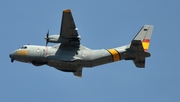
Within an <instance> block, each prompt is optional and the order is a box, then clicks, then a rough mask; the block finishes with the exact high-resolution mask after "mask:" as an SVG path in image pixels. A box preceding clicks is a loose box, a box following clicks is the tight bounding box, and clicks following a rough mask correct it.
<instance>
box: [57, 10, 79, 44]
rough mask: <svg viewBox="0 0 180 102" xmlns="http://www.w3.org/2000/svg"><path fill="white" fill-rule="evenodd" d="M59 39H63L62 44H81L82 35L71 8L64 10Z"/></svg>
mask: <svg viewBox="0 0 180 102" xmlns="http://www.w3.org/2000/svg"><path fill="white" fill-rule="evenodd" d="M59 39H62V40H61V44H62V45H64V44H65V45H80V37H79V35H78V32H77V28H76V25H75V23H74V20H73V16H72V13H71V10H70V9H67V10H64V11H63V14H62V22H61V29H60V38H59Z"/></svg>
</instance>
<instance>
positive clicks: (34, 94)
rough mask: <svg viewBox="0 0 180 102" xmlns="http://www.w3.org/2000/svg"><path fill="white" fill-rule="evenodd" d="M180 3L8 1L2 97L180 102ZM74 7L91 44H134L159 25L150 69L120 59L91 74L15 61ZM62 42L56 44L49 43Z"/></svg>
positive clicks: (4, 101)
mask: <svg viewBox="0 0 180 102" xmlns="http://www.w3.org/2000/svg"><path fill="white" fill-rule="evenodd" d="M179 4H180V1H178V0H164V1H162V0H151V1H148V0H126V1H121V0H113V1H112V0H103V1H97V0H89V1H87V0H86V1H84V0H78V1H77V0H76V1H75V0H68V1H67V0H66V1H65V0H54V1H52V0H49V1H47V0H46V1H45V0H38V1H37V0H29V1H24V0H16V1H15V0H7V1H6V0H1V1H0V13H1V16H0V32H1V34H0V38H1V43H0V46H1V58H0V61H1V64H0V101H1V102H12V101H13V102H37V101H38V102H39V101H41V102H50V101H51V102H97V101H101V102H120V101H122V102H153V101H155V102H157V101H158V102H178V101H180V74H179V73H180V69H179V68H180V63H179V54H178V52H180V49H179V46H180V43H179V41H178V40H179V37H180V35H179V29H180V12H179V10H180V6H179ZM67 8H70V9H71V11H72V14H73V17H74V20H75V23H76V26H77V27H78V33H79V35H80V36H81V38H82V40H81V43H82V44H83V45H85V46H87V47H89V48H91V49H102V48H113V47H118V46H121V45H125V44H128V43H130V41H131V40H132V38H133V37H134V36H135V35H136V33H137V32H138V31H139V29H140V28H141V27H142V26H143V25H145V24H150V25H154V31H153V35H152V39H151V44H150V49H149V52H150V53H151V57H150V58H148V59H147V60H146V68H145V69H138V68H136V67H135V66H134V64H133V63H132V61H119V62H114V63H110V64H105V65H102V66H97V67H94V68H87V69H83V78H81V79H80V78H77V77H74V76H73V74H72V73H64V72H60V71H58V70H56V69H54V68H52V67H48V66H41V67H35V66H33V65H31V64H26V63H20V62H17V61H15V62H14V63H11V62H10V58H9V54H10V53H11V52H12V51H14V50H15V49H17V48H19V47H20V46H22V45H24V44H37V45H45V40H44V36H45V34H46V32H47V30H48V29H49V30H50V34H59V31H60V23H61V17H62V11H63V10H64V9H67ZM49 45H54V44H49Z"/></svg>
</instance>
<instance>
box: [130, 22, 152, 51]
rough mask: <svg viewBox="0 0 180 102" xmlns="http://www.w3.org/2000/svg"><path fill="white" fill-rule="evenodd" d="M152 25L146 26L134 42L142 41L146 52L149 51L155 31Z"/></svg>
mask: <svg viewBox="0 0 180 102" xmlns="http://www.w3.org/2000/svg"><path fill="white" fill-rule="evenodd" d="M153 28H154V27H153V26H152V25H144V26H143V27H142V28H141V30H140V31H139V32H138V34H137V35H136V36H135V37H134V39H133V40H141V42H142V46H143V49H144V51H146V52H147V51H148V48H149V44H150V39H151V35H152V31H153Z"/></svg>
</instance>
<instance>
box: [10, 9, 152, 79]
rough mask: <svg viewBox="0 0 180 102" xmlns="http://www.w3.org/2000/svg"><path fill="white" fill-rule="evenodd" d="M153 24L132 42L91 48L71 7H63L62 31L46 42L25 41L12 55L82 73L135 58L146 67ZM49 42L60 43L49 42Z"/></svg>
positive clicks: (47, 37) (138, 64) (37, 64)
mask: <svg viewBox="0 0 180 102" xmlns="http://www.w3.org/2000/svg"><path fill="white" fill-rule="evenodd" d="M152 31H153V26H152V25H144V26H143V27H142V28H141V30H140V31H139V32H138V34H137V35H136V36H135V37H134V39H133V40H132V41H131V42H130V44H127V45H124V46H120V47H116V48H111V49H100V50H91V49H89V48H87V47H85V46H83V45H81V43H80V36H79V35H78V32H77V28H76V26H75V23H74V20H73V17H72V14H71V10H70V9H67V10H64V11H63V14H62V22H61V30H60V34H59V35H49V31H48V32H47V35H46V37H45V39H46V46H39V45H24V46H22V47H21V48H19V49H17V50H15V51H14V52H12V53H11V54H10V55H9V57H10V58H11V62H13V61H14V60H16V61H20V62H26V63H32V64H33V65H35V66H41V65H48V66H51V67H54V68H56V69H58V70H60V71H64V72H73V74H74V75H75V76H78V77H82V68H84V67H94V66H98V65H102V64H106V63H110V62H115V61H119V60H132V61H133V62H134V64H135V66H136V67H138V68H144V67H145V58H146V57H150V53H149V52H148V48H149V44H150V38H151V34H152ZM48 42H51V43H59V44H57V45H55V46H47V44H48Z"/></svg>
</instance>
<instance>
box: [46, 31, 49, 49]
mask: <svg viewBox="0 0 180 102" xmlns="http://www.w3.org/2000/svg"><path fill="white" fill-rule="evenodd" d="M48 42H49V29H48V32H47V33H46V46H47V44H48Z"/></svg>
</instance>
